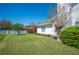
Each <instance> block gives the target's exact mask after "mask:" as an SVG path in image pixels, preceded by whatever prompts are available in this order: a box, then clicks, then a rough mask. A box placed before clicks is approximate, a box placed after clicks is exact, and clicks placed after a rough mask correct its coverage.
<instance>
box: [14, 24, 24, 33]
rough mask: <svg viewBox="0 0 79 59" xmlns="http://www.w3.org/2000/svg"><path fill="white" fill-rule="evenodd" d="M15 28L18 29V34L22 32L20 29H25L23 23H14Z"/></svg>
mask: <svg viewBox="0 0 79 59" xmlns="http://www.w3.org/2000/svg"><path fill="white" fill-rule="evenodd" d="M13 29H14V30H17V32H18V34H20V30H22V29H23V24H19V23H16V24H14V25H13Z"/></svg>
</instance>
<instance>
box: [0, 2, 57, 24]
mask: <svg viewBox="0 0 79 59" xmlns="http://www.w3.org/2000/svg"><path fill="white" fill-rule="evenodd" d="M56 7H57V6H56V4H55V3H0V20H2V19H7V20H9V21H11V22H12V23H21V24H24V25H29V24H31V23H32V22H34V23H39V22H42V21H44V20H47V18H48V11H49V9H50V8H56Z"/></svg>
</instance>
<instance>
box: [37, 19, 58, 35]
mask: <svg viewBox="0 0 79 59" xmlns="http://www.w3.org/2000/svg"><path fill="white" fill-rule="evenodd" d="M51 21H53V20H52V19H49V20H47V21H45V22H42V23H39V24H38V25H37V33H38V34H45V35H53V36H56V35H57V33H56V31H55V26H54V24H53V23H52V22H51Z"/></svg>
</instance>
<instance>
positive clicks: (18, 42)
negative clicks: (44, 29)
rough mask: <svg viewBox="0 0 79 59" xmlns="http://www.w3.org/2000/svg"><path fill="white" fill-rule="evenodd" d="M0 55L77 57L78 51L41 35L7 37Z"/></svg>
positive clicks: (0, 49)
mask: <svg viewBox="0 0 79 59" xmlns="http://www.w3.org/2000/svg"><path fill="white" fill-rule="evenodd" d="M1 46H2V47H1ZM0 54H1V55H17V54H18V55H53V54H54V55H79V49H77V48H74V47H71V46H67V45H64V44H62V43H61V42H58V41H56V40H54V39H52V38H51V37H46V36H41V35H34V34H27V35H7V37H6V38H5V40H4V41H3V42H2V45H1V44H0Z"/></svg>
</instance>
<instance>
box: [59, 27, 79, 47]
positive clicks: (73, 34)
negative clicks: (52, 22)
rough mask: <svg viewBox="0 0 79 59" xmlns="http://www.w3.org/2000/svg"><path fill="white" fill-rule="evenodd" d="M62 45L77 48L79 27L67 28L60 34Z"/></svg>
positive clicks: (78, 45) (78, 44)
mask: <svg viewBox="0 0 79 59" xmlns="http://www.w3.org/2000/svg"><path fill="white" fill-rule="evenodd" d="M60 39H61V40H62V42H63V43H65V44H67V45H70V46H74V47H77V48H79V26H74V27H69V28H66V29H64V30H62V31H61V32H60Z"/></svg>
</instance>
